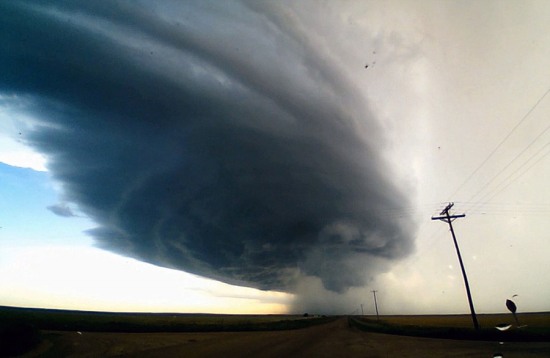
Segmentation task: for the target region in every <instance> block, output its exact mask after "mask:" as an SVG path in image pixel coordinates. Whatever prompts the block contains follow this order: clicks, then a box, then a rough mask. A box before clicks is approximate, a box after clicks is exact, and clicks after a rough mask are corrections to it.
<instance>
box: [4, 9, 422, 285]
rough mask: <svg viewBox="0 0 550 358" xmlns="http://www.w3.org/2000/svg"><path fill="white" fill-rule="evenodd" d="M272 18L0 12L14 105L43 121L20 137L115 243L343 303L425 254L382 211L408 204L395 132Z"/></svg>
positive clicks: (138, 253) (252, 14)
mask: <svg viewBox="0 0 550 358" xmlns="http://www.w3.org/2000/svg"><path fill="white" fill-rule="evenodd" d="M272 5H273V4H272ZM272 5H270V6H267V4H263V3H259V2H251V3H250V4H248V3H247V2H236V1H223V2H219V1H213V2H205V1H200V2H198V1H197V2H187V1H186V2H173V3H166V2H162V5H161V4H160V3H157V2H143V3H140V2H137V3H136V2H124V1H119V2H99V1H92V2H90V1H82V2H80V3H79V2H74V1H70V2H63V1H59V2H52V3H46V2H43V1H37V2H24V3H23V2H2V4H1V5H0V18H1V21H0V33H1V35H0V66H1V68H2V75H1V77H0V94H1V96H2V97H1V98H2V100H3V101H11V102H13V103H19V104H20V106H21V107H22V108H23V107H24V110H25V113H26V114H27V115H28V117H32V118H33V120H34V124H32V125H29V126H28V127H25V128H24V129H23V130H22V132H23V133H22V137H23V138H24V140H26V142H27V143H28V144H29V145H32V146H33V147H34V148H36V149H37V150H39V151H40V152H42V153H45V154H46V155H47V157H48V160H49V162H48V163H49V164H48V168H49V170H50V171H51V173H52V175H53V176H54V177H55V178H56V179H57V180H58V181H59V182H61V183H62V185H63V189H64V192H65V195H66V200H67V201H69V202H73V203H76V204H77V205H78V206H79V208H80V209H81V210H82V211H83V212H85V213H86V214H87V215H89V216H90V217H91V218H93V219H94V220H95V221H96V222H97V223H98V228H97V229H94V230H92V231H91V234H92V235H93V237H94V238H95V239H96V240H97V242H98V244H99V245H100V246H101V247H103V248H106V249H108V250H111V251H115V252H118V253H121V254H123V255H127V256H132V257H135V258H138V259H140V260H143V261H147V262H150V263H154V264H157V265H161V266H167V267H173V268H178V269H182V270H184V271H187V272H191V273H195V274H199V275H202V276H206V277H211V278H216V279H220V280H223V281H225V282H230V283H238V284H242V285H247V286H253V287H257V288H261V289H277V290H286V291H292V290H293V287H294V285H295V284H296V280H298V279H299V277H302V276H312V277H318V278H319V279H320V280H321V281H322V283H323V285H324V286H325V287H326V288H327V289H329V290H332V291H337V292H342V291H345V290H346V289H347V288H349V287H353V286H361V285H363V284H364V283H365V282H364V280H365V277H367V276H368V275H372V274H375V273H376V272H378V270H379V267H378V266H379V264H375V262H380V259H382V260H392V259H396V258H400V257H403V256H404V255H406V254H407V253H409V252H410V251H411V248H412V238H411V235H412V234H410V233H412V232H413V231H414V230H412V229H414V228H411V227H410V225H411V223H410V222H400V221H395V220H394V219H393V218H391V217H388V216H387V215H384V214H383V211H380V210H379V209H380V208H391V207H395V206H397V205H401V206H402V205H403V203H404V202H405V203H407V199H406V197H405V193H404V190H403V188H400V187H399V186H397V185H396V184H395V183H396V182H397V181H396V180H395V179H394V178H391V174H390V171H389V170H388V165H387V163H385V162H384V160H383V157H382V154H383V153H382V151H383V150H384V146H385V144H386V142H385V140H384V137H383V133H382V128H381V126H380V123H379V122H378V120H377V119H376V118H375V116H374V115H373V114H372V113H371V112H370V111H369V109H368V107H367V105H366V104H365V100H364V98H362V97H361V96H360V95H359V94H358V91H357V90H356V89H355V88H354V87H353V86H352V85H351V84H350V83H349V81H347V80H346V78H345V77H344V76H342V75H341V74H340V71H339V68H338V66H337V65H335V64H334V61H333V60H331V59H333V58H334V56H333V55H330V54H327V49H326V46H324V47H323V46H318V45H319V42H318V41H317V40H316V39H317V37H315V36H309V35H308V31H307V29H305V28H304V26H303V25H301V23H300V19H299V17H297V16H295V15H294V14H293V12H292V9H290V8H287V7H285V6H282V5H277V6H272ZM359 70H361V69H358V71H359ZM357 273H360V274H359V275H358V274H357Z"/></svg>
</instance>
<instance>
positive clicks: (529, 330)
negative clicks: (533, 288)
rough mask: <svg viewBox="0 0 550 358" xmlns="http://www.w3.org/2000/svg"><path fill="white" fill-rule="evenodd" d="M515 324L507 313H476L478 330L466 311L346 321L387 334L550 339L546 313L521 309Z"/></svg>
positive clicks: (462, 337) (455, 337)
mask: <svg viewBox="0 0 550 358" xmlns="http://www.w3.org/2000/svg"><path fill="white" fill-rule="evenodd" d="M517 317H518V320H519V323H520V325H522V326H524V327H521V328H518V327H517V325H516V323H515V320H514V318H513V316H512V315H511V314H478V315H477V319H478V322H479V325H480V330H479V331H476V330H474V328H473V323H472V318H471V316H470V315H418V316H414V315H408V316H381V317H380V320H377V319H376V316H363V317H353V318H351V320H350V322H351V323H352V324H354V325H356V326H357V327H358V328H360V329H363V330H367V331H373V332H380V333H389V334H401V335H410V336H422V337H435V338H454V339H473V340H508V341H510V340H516V341H550V313H549V312H541V313H522V314H518V315H517ZM499 324H512V327H511V328H510V329H509V330H507V331H499V330H497V329H496V326H497V325H499Z"/></svg>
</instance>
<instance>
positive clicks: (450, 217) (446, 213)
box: [432, 203, 479, 330]
mask: <svg viewBox="0 0 550 358" xmlns="http://www.w3.org/2000/svg"><path fill="white" fill-rule="evenodd" d="M453 205H454V203H449V205H447V206H446V207H445V209H443V210H442V211H441V213H440V215H441V216H432V220H441V221H444V222H446V223H447V224H449V228H450V229H451V234H452V235H453V241H454V243H455V248H456V254H457V255H458V262H459V263H460V268H461V269H462V276H463V277H464V285H465V286H466V294H467V295H468V303H469V304H470V312H471V313H472V321H473V322H474V328H475V329H476V330H478V329H479V323H478V322H477V316H476V311H475V309H474V302H473V301H472V294H471V293H470V285H469V284H468V277H467V276H466V270H465V269H464V263H463V262H462V256H461V255H460V249H459V248H458V242H457V241H456V236H455V232H454V230H453V224H452V223H453V221H454V220H455V219H458V218H463V217H465V216H466V214H460V215H450V214H449V210H451V208H452V207H453Z"/></svg>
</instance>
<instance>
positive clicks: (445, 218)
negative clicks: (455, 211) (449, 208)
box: [432, 214, 466, 221]
mask: <svg viewBox="0 0 550 358" xmlns="http://www.w3.org/2000/svg"><path fill="white" fill-rule="evenodd" d="M465 216H466V214H460V215H448V216H432V220H442V221H447V220H448V219H457V218H463V217H465Z"/></svg>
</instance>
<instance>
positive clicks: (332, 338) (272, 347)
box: [27, 318, 550, 358]
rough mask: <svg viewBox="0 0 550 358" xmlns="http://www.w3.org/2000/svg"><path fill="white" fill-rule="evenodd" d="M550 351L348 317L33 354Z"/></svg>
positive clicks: (115, 336)
mask: <svg viewBox="0 0 550 358" xmlns="http://www.w3.org/2000/svg"><path fill="white" fill-rule="evenodd" d="M497 352H499V353H502V354H503V356H504V357H506V358H510V357H550V342H548V343H506V342H505V343H503V344H500V343H499V342H472V341H456V340H442V339H428V338H415V337H402V336H393V335H385V334H376V333H368V332H363V331H360V330H357V329H356V328H350V327H349V326H348V323H347V320H346V319H345V318H342V319H339V320H337V321H334V322H332V323H328V324H324V325H320V326H314V327H310V328H305V329H299V330H290V331H269V332H212V333H88V332H81V333H78V332H47V333H46V334H45V340H44V342H43V344H42V345H41V347H39V348H38V349H37V350H35V351H34V352H33V353H32V354H29V355H27V356H28V357H38V356H40V357H59V356H63V357H71V356H72V357H285V358H290V357H411V358H416V357H465V356H467V357H493V356H494V354H495V353H497Z"/></svg>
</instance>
